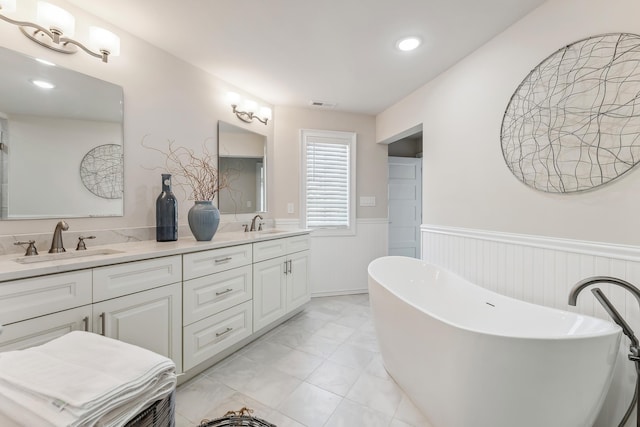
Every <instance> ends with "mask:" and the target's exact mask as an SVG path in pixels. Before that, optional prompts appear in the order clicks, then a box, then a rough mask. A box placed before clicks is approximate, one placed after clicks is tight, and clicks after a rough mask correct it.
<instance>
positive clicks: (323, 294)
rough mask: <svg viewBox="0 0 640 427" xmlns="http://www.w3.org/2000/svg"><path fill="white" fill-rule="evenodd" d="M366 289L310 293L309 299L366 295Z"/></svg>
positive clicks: (367, 291)
mask: <svg viewBox="0 0 640 427" xmlns="http://www.w3.org/2000/svg"><path fill="white" fill-rule="evenodd" d="M368 293H369V290H368V289H347V290H342V291H324V292H312V293H311V298H322V297H339V296H343V295H357V294H368Z"/></svg>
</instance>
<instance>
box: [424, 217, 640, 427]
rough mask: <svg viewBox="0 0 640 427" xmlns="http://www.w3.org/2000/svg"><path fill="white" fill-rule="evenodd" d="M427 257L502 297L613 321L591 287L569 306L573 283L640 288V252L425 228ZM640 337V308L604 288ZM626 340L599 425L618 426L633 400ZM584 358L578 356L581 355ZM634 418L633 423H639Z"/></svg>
mask: <svg viewBox="0 0 640 427" xmlns="http://www.w3.org/2000/svg"><path fill="white" fill-rule="evenodd" d="M421 234H422V236H421V240H422V259H423V260H425V261H427V262H429V263H432V264H435V265H438V266H441V267H444V268H446V269H448V270H450V271H453V272H454V273H456V274H459V275H461V276H463V277H465V278H466V279H468V280H470V281H471V282H473V283H475V284H477V285H479V286H482V287H484V288H488V289H491V290H493V291H495V292H498V293H500V294H503V295H507V296H510V297H513V298H517V299H520V300H524V301H528V302H533V303H536V304H541V305H545V306H549V307H554V308H558V309H561V310H567V311H578V312H580V313H584V314H588V315H592V316H596V317H599V318H602V319H607V320H610V318H609V316H608V315H607V313H606V312H605V311H604V309H602V307H601V306H600V304H599V303H598V302H597V301H596V299H595V298H594V297H593V295H592V294H591V292H589V291H588V290H585V291H583V292H582V293H581V294H580V295H579V297H578V305H577V307H572V306H570V305H568V303H567V300H568V295H569V292H570V290H571V289H572V288H573V286H574V285H575V284H576V283H577V282H578V281H580V280H582V279H584V278H587V277H590V276H614V277H618V278H621V279H624V280H627V281H629V282H631V283H633V284H635V285H636V286H640V247H635V246H623V245H613V244H611V245H609V244H605V243H596V242H583V241H576V240H567V239H555V238H548V237H538V236H526V235H518V234H509V233H499V232H491V231H480V230H469V229H460V228H453V227H443V226H433V225H423V226H422V227H421ZM597 287H599V288H600V289H602V291H603V292H604V293H605V294H606V296H607V298H609V299H610V300H611V302H612V303H613V304H614V305H615V306H616V308H617V309H618V311H619V312H620V313H621V314H622V316H623V317H624V318H625V319H626V320H627V322H628V323H629V324H630V325H631V327H632V328H633V329H634V330H635V331H637V334H640V309H639V307H638V301H637V300H636V299H635V297H634V296H633V295H632V294H631V293H629V292H626V291H625V290H623V289H622V288H619V287H616V286H613V285H608V284H599V285H597ZM628 348H629V341H628V339H627V338H626V337H624V338H623V341H622V345H621V349H620V353H619V356H618V362H617V363H618V365H617V367H616V372H615V375H614V380H613V384H612V386H611V389H610V392H609V395H608V396H607V400H606V402H605V406H604V408H603V410H602V412H601V414H600V416H599V417H598V420H597V422H596V424H595V425H594V427H612V426H617V425H618V422H619V421H620V419H621V418H622V416H623V415H624V412H625V410H626V408H627V406H628V404H629V402H630V401H631V399H632V397H633V389H634V386H635V377H636V375H635V372H634V366H633V363H632V362H630V361H628V360H627V354H628ZM579 357H580V355H579V354H577V355H576V358H579ZM633 420H635V414H634V415H633V416H632V417H631V420H630V422H629V423H627V425H628V426H631V425H635V423H633V422H631V421H633Z"/></svg>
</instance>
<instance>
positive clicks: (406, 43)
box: [396, 37, 422, 52]
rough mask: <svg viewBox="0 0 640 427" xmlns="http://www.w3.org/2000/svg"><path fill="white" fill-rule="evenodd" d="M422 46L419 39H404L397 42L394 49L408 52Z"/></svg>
mask: <svg viewBox="0 0 640 427" xmlns="http://www.w3.org/2000/svg"><path fill="white" fill-rule="evenodd" d="M421 44H422V40H420V38H419V37H405V38H403V39H400V40H398V43H396V47H397V48H398V49H400V50H401V51H403V52H409V51H411V50H415V49H417V48H418V46H420V45H421Z"/></svg>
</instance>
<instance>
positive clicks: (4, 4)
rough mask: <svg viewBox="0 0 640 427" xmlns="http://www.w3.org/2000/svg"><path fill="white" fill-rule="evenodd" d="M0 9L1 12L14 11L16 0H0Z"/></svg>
mask: <svg viewBox="0 0 640 427" xmlns="http://www.w3.org/2000/svg"><path fill="white" fill-rule="evenodd" d="M0 9H2V11H3V12H15V11H16V0H0Z"/></svg>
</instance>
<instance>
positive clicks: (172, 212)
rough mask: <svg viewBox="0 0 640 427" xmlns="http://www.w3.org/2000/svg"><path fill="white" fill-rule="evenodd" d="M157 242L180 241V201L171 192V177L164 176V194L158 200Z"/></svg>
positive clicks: (165, 174) (168, 175)
mask: <svg viewBox="0 0 640 427" xmlns="http://www.w3.org/2000/svg"><path fill="white" fill-rule="evenodd" d="M156 240H157V241H158V242H173V241H176V240H178V201H177V200H176V196H174V195H173V193H172V192H171V175H170V174H168V173H163V174H162V193H160V195H159V196H158V198H157V199H156Z"/></svg>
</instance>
